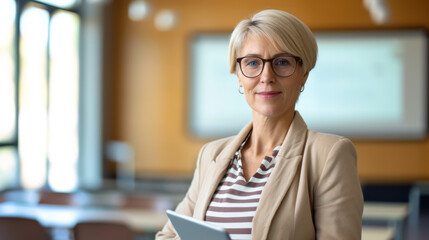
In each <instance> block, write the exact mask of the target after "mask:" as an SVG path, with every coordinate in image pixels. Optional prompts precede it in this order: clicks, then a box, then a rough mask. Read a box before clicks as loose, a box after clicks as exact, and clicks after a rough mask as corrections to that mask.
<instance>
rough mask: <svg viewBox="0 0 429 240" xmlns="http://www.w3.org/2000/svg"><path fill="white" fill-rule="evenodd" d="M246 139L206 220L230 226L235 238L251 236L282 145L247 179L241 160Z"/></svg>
mask: <svg viewBox="0 0 429 240" xmlns="http://www.w3.org/2000/svg"><path fill="white" fill-rule="evenodd" d="M246 141H247V138H246V140H245V141H244V142H243V143H242V144H241V146H240V148H239V149H238V150H237V152H236V153H235V157H234V159H233V161H232V164H231V166H230V168H229V169H228V171H227V172H226V174H225V176H224V177H223V179H222V181H221V182H220V184H219V186H218V188H217V189H216V192H215V194H214V196H213V198H212V200H211V202H210V205H209V208H208V210H207V212H206V219H205V220H206V222H207V223H210V224H213V225H216V226H220V227H222V228H224V229H226V231H227V232H228V234H229V235H230V237H231V239H232V240H238V239H251V233H252V221H253V217H254V216H255V211H256V208H257V206H258V203H259V199H260V198H261V193H262V190H263V189H264V186H265V184H266V182H267V180H268V177H269V176H270V174H271V172H272V171H273V168H274V166H275V157H276V155H277V153H278V151H279V149H280V146H277V147H275V148H274V150H273V154H272V156H266V157H265V158H264V160H263V161H262V163H261V166H260V167H259V169H258V170H257V171H256V173H255V174H254V175H253V176H252V177H251V178H250V179H249V181H248V182H247V181H246V180H245V178H244V175H243V168H242V166H243V164H242V162H241V149H242V148H243V146H244V144H245V143H246Z"/></svg>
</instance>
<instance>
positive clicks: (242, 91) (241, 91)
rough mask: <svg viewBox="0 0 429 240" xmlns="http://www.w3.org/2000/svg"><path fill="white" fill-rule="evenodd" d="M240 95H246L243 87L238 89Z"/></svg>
mask: <svg viewBox="0 0 429 240" xmlns="http://www.w3.org/2000/svg"><path fill="white" fill-rule="evenodd" d="M238 93H240V94H243V93H244V89H243V86H240V87H238Z"/></svg>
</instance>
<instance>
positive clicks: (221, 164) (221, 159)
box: [194, 123, 252, 220]
mask: <svg viewBox="0 0 429 240" xmlns="http://www.w3.org/2000/svg"><path fill="white" fill-rule="evenodd" d="M251 129H252V123H249V124H247V125H246V126H245V127H244V128H243V129H241V131H240V132H239V133H238V134H237V135H236V136H235V137H233V138H232V140H231V141H230V142H229V143H228V144H226V145H225V148H224V149H223V150H222V151H221V152H220V153H219V155H218V156H217V157H216V159H214V161H212V162H211V163H210V164H211V166H210V168H211V169H213V171H209V172H208V174H207V175H206V176H204V178H206V179H208V180H207V181H206V184H207V185H206V186H204V188H203V189H202V190H201V193H200V197H201V199H202V202H201V205H199V206H198V209H196V211H195V212H194V217H195V218H197V219H201V220H204V218H205V215H206V211H207V208H208V206H209V204H210V201H211V199H212V197H213V194H214V192H215V191H216V189H217V187H218V185H219V183H220V182H221V181H222V178H223V177H224V175H225V173H226V171H227V170H228V167H229V165H230V163H231V161H232V160H233V159H234V154H235V152H236V151H237V149H238V148H239V147H240V145H241V143H242V142H243V141H244V139H245V138H246V136H247V134H248V133H249V132H250V130H251Z"/></svg>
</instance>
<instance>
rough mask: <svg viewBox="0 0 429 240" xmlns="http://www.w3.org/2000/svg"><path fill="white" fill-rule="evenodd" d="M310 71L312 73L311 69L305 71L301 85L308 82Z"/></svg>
mask: <svg viewBox="0 0 429 240" xmlns="http://www.w3.org/2000/svg"><path fill="white" fill-rule="evenodd" d="M309 73H310V72H309V71H307V72H305V73H304V76H302V84H301V85H305V83H306V82H307V78H308V74H309Z"/></svg>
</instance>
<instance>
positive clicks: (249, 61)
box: [246, 60, 260, 67]
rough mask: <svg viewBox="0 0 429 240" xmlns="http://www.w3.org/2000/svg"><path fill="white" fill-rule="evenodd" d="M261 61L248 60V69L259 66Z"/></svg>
mask: <svg viewBox="0 0 429 240" xmlns="http://www.w3.org/2000/svg"><path fill="white" fill-rule="evenodd" d="M259 64H260V63H259V61H258V60H248V61H246V66H248V67H257V66H259Z"/></svg>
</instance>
